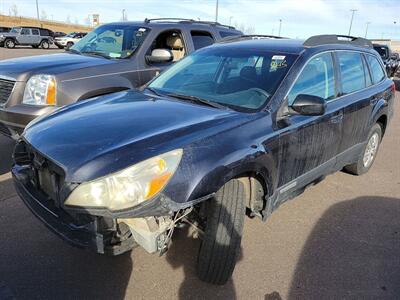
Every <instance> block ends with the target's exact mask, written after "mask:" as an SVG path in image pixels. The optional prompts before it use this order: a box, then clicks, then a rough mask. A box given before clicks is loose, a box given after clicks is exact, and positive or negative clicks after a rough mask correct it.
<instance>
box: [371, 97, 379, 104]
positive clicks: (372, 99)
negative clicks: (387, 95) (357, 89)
mask: <svg viewBox="0 0 400 300" xmlns="http://www.w3.org/2000/svg"><path fill="white" fill-rule="evenodd" d="M378 100H379V98H378V97H373V98H371V100H370V101H369V105H371V106H375V104H376V103H377V102H378Z"/></svg>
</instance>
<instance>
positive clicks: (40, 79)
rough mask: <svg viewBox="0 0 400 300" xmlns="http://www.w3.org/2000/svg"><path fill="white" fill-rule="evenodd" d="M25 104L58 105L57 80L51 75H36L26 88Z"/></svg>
mask: <svg viewBox="0 0 400 300" xmlns="http://www.w3.org/2000/svg"><path fill="white" fill-rule="evenodd" d="M22 102H23V103H25V104H32V105H56V80H55V78H54V76H51V75H34V76H32V77H31V78H30V79H29V80H28V82H27V84H26V87H25V92H24V98H23V100H22Z"/></svg>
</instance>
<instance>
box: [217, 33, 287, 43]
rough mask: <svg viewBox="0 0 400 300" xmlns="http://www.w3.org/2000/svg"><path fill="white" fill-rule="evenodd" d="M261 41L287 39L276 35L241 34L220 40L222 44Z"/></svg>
mask: <svg viewBox="0 0 400 300" xmlns="http://www.w3.org/2000/svg"><path fill="white" fill-rule="evenodd" d="M261 39H288V38H286V37H282V36H277V35H264V34H242V35H231V36H227V37H225V38H223V39H221V40H220V43H221V42H222V43H223V42H232V41H237V40H261Z"/></svg>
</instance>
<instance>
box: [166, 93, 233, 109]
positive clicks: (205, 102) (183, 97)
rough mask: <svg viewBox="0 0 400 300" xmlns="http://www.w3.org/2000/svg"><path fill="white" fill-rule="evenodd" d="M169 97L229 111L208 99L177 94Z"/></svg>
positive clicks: (170, 94)
mask: <svg viewBox="0 0 400 300" xmlns="http://www.w3.org/2000/svg"><path fill="white" fill-rule="evenodd" d="M167 96H169V97H173V98H177V99H182V100H189V101H192V102H195V103H200V104H204V105H208V106H211V107H214V108H220V109H227V107H226V106H224V105H222V104H219V103H216V102H211V101H208V100H206V99H202V98H199V97H196V96H190V95H183V94H175V93H169V94H167Z"/></svg>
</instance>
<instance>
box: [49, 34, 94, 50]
mask: <svg viewBox="0 0 400 300" xmlns="http://www.w3.org/2000/svg"><path fill="white" fill-rule="evenodd" d="M85 35H86V32H71V33H69V34H67V35H66V36H63V37H57V38H55V39H54V44H56V46H57V47H58V48H60V49H64V48H67V49H68V48H70V47H72V46H73V45H74V44H75V43H76V42H78V41H79V40H80V39H81V38H83V37H84V36H85Z"/></svg>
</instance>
